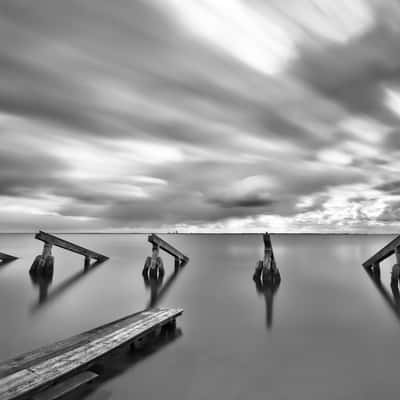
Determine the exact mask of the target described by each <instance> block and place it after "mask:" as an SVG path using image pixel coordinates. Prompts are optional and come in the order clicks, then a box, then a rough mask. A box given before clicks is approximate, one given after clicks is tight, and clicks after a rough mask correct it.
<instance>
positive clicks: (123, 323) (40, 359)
mask: <svg viewBox="0 0 400 400" xmlns="http://www.w3.org/2000/svg"><path fill="white" fill-rule="evenodd" d="M182 313H183V310H182V309H153V310H146V311H142V312H140V313H135V314H132V315H130V316H127V317H124V318H121V319H118V320H116V321H113V322H111V323H109V324H106V325H103V326H100V327H98V328H95V329H92V330H90V331H87V332H84V333H82V334H79V335H76V336H74V337H72V338H69V339H66V340H62V341H59V342H56V343H54V344H52V345H50V346H46V347H43V348H40V349H38V350H35V351H32V352H29V353H26V354H23V355H21V356H19V357H16V358H14V359H12V360H8V361H5V362H3V363H0V400H16V399H21V400H22V399H30V398H34V399H45V398H46V399H47V398H49V399H50V398H51V399H55V398H57V397H59V396H61V395H63V394H65V393H66V392H68V391H70V390H73V389H75V388H76V387H77V386H79V385H80V384H83V383H85V382H89V381H90V380H92V379H94V378H95V377H96V376H97V375H96V374H95V373H93V372H92V371H89V369H90V367H91V366H92V365H93V364H94V363H98V362H99V361H101V360H102V358H104V357H105V356H107V355H108V354H110V353H111V352H112V351H113V350H116V349H118V348H120V347H122V346H124V345H128V344H130V345H131V344H137V343H139V342H140V341H142V340H144V339H145V338H146V337H147V336H149V335H155V334H157V333H159V332H160V331H161V329H162V328H163V327H167V328H168V327H172V328H174V327H175V323H176V318H177V317H178V316H180V315H181V314H182ZM63 381H64V382H63Z"/></svg>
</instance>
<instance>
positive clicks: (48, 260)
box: [30, 231, 108, 274]
mask: <svg viewBox="0 0 400 400" xmlns="http://www.w3.org/2000/svg"><path fill="white" fill-rule="evenodd" d="M35 239H38V240H41V241H42V242H44V245H43V251H42V254H41V255H39V256H37V257H36V258H35V260H34V262H33V264H32V266H31V269H30V272H31V273H45V274H50V273H52V271H53V268H54V257H53V256H52V254H51V250H52V246H57V247H61V248H63V249H65V250H69V251H72V252H73V253H77V254H80V255H83V256H84V257H85V261H84V267H85V269H87V268H89V267H90V265H91V260H92V259H94V260H95V261H96V262H103V261H105V260H107V259H108V257H107V256H105V255H103V254H100V253H96V252H95V251H93V250H89V249H87V248H85V247H82V246H78V245H77V244H75V243H72V242H69V241H68V240H65V239H61V238H59V237H57V236H54V235H51V234H49V233H46V232H43V231H39V232H38V233H37V234H36V235H35Z"/></svg>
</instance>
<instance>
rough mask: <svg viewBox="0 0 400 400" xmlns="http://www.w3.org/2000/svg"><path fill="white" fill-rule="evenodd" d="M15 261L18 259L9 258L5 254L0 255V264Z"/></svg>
mask: <svg viewBox="0 0 400 400" xmlns="http://www.w3.org/2000/svg"><path fill="white" fill-rule="evenodd" d="M17 259H18V257H14V256H10V255H9V254H6V253H0V264H6V263H9V262H11V261H14V260H17Z"/></svg>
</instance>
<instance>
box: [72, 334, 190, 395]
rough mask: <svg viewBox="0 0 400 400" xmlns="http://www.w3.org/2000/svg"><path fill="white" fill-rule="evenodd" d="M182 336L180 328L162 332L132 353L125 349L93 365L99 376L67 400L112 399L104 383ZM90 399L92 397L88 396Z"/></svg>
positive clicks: (110, 392)
mask: <svg viewBox="0 0 400 400" xmlns="http://www.w3.org/2000/svg"><path fill="white" fill-rule="evenodd" d="M182 335H183V333H182V330H181V329H180V328H175V329H174V330H162V331H161V334H160V336H158V337H156V338H154V340H152V341H150V342H148V343H146V345H144V346H143V347H141V348H138V349H135V350H134V351H132V352H127V351H126V348H122V349H121V350H120V351H116V352H115V353H114V355H112V356H111V357H110V358H109V359H108V361H107V362H106V363H101V364H95V365H93V366H92V367H91V370H93V371H94V372H96V373H98V374H99V377H98V378H97V379H96V381H95V382H93V383H91V384H90V385H85V386H83V387H82V388H81V390H78V391H75V392H74V393H73V394H71V395H70V396H69V397H68V399H70V400H82V399H84V398H86V397H88V396H89V395H94V396H95V398H96V400H98V399H102V400H110V399H112V398H114V396H113V395H114V393H113V392H112V391H111V390H110V389H102V386H103V385H104V383H105V382H107V381H109V380H111V379H114V378H115V377H117V376H118V375H121V374H124V373H125V372H126V371H127V370H128V369H130V368H134V367H135V365H137V364H138V363H140V362H141V361H144V360H147V359H148V358H150V357H152V356H155V355H156V354H157V353H158V352H159V351H161V350H162V349H164V348H165V347H166V346H169V345H170V344H172V343H174V342H175V341H176V340H177V339H179V338H180V337H182ZM90 398H92V397H91V396H90Z"/></svg>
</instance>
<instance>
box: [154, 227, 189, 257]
mask: <svg viewBox="0 0 400 400" xmlns="http://www.w3.org/2000/svg"><path fill="white" fill-rule="evenodd" d="M148 241H149V242H150V243H152V244H155V245H157V246H159V247H160V248H161V249H163V250H164V251H166V252H167V253H168V254H171V256H174V257H175V258H179V259H180V261H181V262H184V263H185V264H186V263H188V261H189V257H188V256H185V255H184V254H183V253H182V252H180V251H179V250H178V249H176V248H175V247H173V246H171V245H170V244H169V243H167V242H166V241H165V240H163V239H161V238H160V237H159V236H157V235H156V234H154V233H152V234H151V235H149V237H148Z"/></svg>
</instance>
